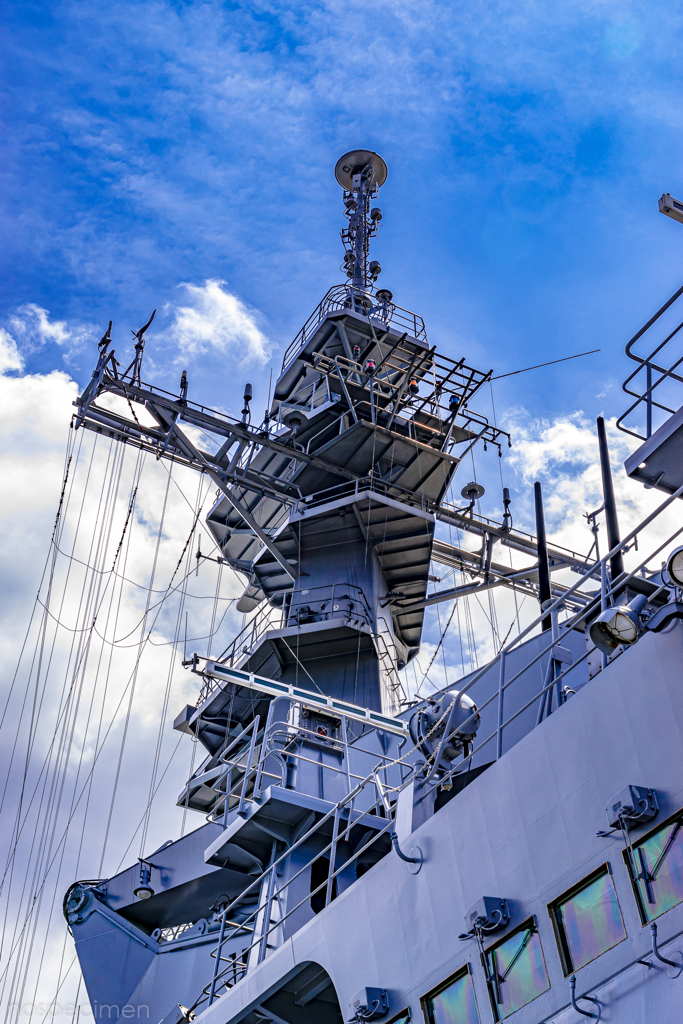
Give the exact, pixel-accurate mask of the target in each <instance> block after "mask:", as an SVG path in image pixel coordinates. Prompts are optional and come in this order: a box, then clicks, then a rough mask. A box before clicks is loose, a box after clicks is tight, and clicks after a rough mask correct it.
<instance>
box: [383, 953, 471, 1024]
mask: <svg viewBox="0 0 683 1024" xmlns="http://www.w3.org/2000/svg"><path fill="white" fill-rule="evenodd" d="M465 977H469V979H470V984H471V986H472V992H473V993H474V1006H475V1009H476V1011H477V1017H478V1018H479V1022H480V1024H482V1019H481V1013H480V1012H479V1002H478V1000H477V990H476V988H475V987H474V972H473V970H472V965H471V964H470V963H469V962H468V963H466V964H463V966H462V967H459V968H458V969H457V971H454V973H453V974H450V975H449V976H448V977H447V978H446V979H445V980H444V981H440V982H439V984H438V985H435V986H434V988H430V990H429V992H426V993H425V994H424V995H423V996H420V1008H421V1010H422V1016H423V1018H424V1021H425V1024H433V1019H432V1016H431V1014H430V1012H429V1008H428V1004H429V1000H430V999H433V998H434V997H435V996H438V995H440V994H441V993H442V992H444V991H445V990H446V989H447V988H450V987H451V985H454V984H455V983H456V981H460V979H461V978H465ZM399 1019H400V1014H399ZM390 1024H391V1022H390Z"/></svg>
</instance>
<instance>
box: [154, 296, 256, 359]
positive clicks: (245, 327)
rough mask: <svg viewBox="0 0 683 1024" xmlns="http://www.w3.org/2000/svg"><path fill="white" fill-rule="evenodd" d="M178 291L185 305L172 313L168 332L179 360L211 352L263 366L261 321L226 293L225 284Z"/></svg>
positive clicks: (251, 310)
mask: <svg viewBox="0 0 683 1024" xmlns="http://www.w3.org/2000/svg"><path fill="white" fill-rule="evenodd" d="M181 287H182V288H183V289H184V290H185V293H186V295H187V297H188V300H189V302H188V304H187V305H184V306H177V307H176V308H175V309H174V310H173V323H172V324H171V330H170V334H171V337H172V338H173V340H174V342H175V344H176V345H177V346H178V349H179V353H180V355H181V356H184V355H193V356H196V355H200V354H202V353H206V352H211V351H213V352H214V353H222V354H226V355H230V356H233V357H235V358H237V359H238V360H239V362H240V363H241V364H246V363H248V362H250V363H254V362H255V363H257V364H258V365H259V366H263V365H264V364H265V363H266V361H267V360H268V358H269V356H270V352H271V344H270V342H269V340H268V338H267V337H266V336H265V334H264V333H263V332H262V331H261V329H260V327H259V326H258V321H259V319H261V318H260V316H259V314H258V312H257V311H256V310H254V309H250V308H249V307H247V306H246V305H245V304H244V303H243V302H242V301H241V300H240V299H238V298H237V296H236V295H233V294H231V293H230V292H229V291H228V290H227V286H226V283H225V281H219V280H210V281H205V282H204V284H203V285H194V284H183V285H181ZM171 309H173V307H171ZM167 311H168V308H167Z"/></svg>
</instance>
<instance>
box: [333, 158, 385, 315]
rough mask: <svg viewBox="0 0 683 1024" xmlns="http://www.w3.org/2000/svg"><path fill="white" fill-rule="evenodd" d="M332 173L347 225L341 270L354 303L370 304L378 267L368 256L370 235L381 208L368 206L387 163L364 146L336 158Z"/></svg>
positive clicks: (383, 179) (379, 185)
mask: <svg viewBox="0 0 683 1024" xmlns="http://www.w3.org/2000/svg"><path fill="white" fill-rule="evenodd" d="M334 176H335V178H336V179H337V181H338V183H339V184H340V185H341V187H342V188H343V189H344V213H345V215H346V217H347V218H348V225H347V226H346V227H345V228H344V229H343V230H342V231H341V240H342V242H343V245H344V249H345V253H344V270H345V272H346V276H347V278H348V279H349V286H350V287H349V290H350V292H351V294H352V297H353V300H354V305H358V306H361V307H362V306H366V307H369V306H371V305H372V298H371V292H372V289H373V288H374V285H375V282H376V281H377V278H378V277H379V275H380V273H381V271H382V268H381V266H380V264H379V263H378V261H377V260H372V261H370V260H369V255H370V239H371V238H374V237H375V236H376V235H377V232H378V230H379V224H380V221H381V220H382V211H381V210H380V209H379V208H378V207H372V208H371V206H370V203H371V200H373V199H375V198H376V197H377V196H378V194H379V189H380V188H381V187H382V185H383V184H384V182H385V181H386V180H387V165H386V164H385V162H384V160H383V159H382V157H381V156H379V155H378V154H377V153H373V152H372V151H371V150H368V149H354V150H352V151H351V152H350V153H345V154H344V156H342V157H340V159H339V160H338V161H337V165H336V167H335V169H334Z"/></svg>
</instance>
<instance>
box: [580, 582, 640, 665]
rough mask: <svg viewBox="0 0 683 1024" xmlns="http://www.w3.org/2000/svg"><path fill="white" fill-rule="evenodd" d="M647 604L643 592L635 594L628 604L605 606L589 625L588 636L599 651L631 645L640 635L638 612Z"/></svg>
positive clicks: (604, 651) (609, 651) (604, 652)
mask: <svg viewBox="0 0 683 1024" xmlns="http://www.w3.org/2000/svg"><path fill="white" fill-rule="evenodd" d="M646 604H647V598H646V597H645V595H644V594H636V596H635V597H634V598H633V600H632V601H631V602H630V603H629V604H615V605H612V607H611V608H605V610H604V612H601V613H600V614H599V615H598V616H597V618H595V619H593V622H592V623H591V625H590V630H589V633H590V638H591V640H592V641H593V643H594V644H595V646H596V647H597V649H598V650H599V651H602V653H603V654H611V653H612V651H616V649H617V647H621V646H622V644H623V646H624V647H631V646H632V645H633V644H634V643H635V642H636V641H637V640H638V639H639V638H640V636H641V634H642V632H643V627H642V625H641V622H640V612H641V611H642V609H643V608H644V606H645V605H646Z"/></svg>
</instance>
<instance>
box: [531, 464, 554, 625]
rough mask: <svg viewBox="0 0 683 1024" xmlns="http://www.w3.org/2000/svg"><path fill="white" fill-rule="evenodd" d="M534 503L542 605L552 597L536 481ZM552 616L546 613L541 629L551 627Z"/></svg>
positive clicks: (540, 494) (540, 601)
mask: <svg viewBox="0 0 683 1024" xmlns="http://www.w3.org/2000/svg"><path fill="white" fill-rule="evenodd" d="M534 504H535V506H536V543H537V545H538V601H539V604H540V606H541V611H543V605H544V604H545V602H546V601H549V600H550V599H551V597H552V593H551V590H550V563H549V562H548V542H547V541H546V537H545V515H544V513H543V491H542V490H541V485H540V483H539V482H538V480H537V481H536V483H535V484H534ZM552 624H553V622H552V618H551V616H550V615H546V616H545V617H544V619H543V621H542V623H541V627H542V629H543V630H546V629H550V628H551V627H552Z"/></svg>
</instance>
